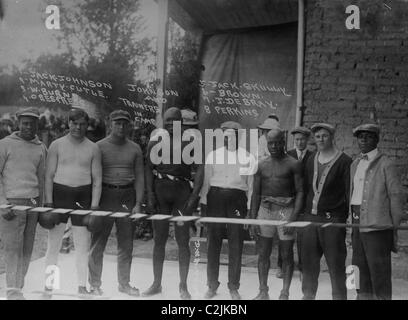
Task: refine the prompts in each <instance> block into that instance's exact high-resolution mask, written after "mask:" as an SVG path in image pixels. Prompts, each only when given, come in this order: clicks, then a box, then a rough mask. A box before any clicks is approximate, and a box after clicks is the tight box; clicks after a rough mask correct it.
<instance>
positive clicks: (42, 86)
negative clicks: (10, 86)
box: [19, 72, 112, 106]
mask: <svg viewBox="0 0 408 320" xmlns="http://www.w3.org/2000/svg"><path fill="white" fill-rule="evenodd" d="M19 82H20V88H21V90H22V96H23V98H24V100H25V101H27V102H30V101H41V102H50V103H59V104H62V105H69V106H70V105H72V103H73V99H72V94H79V95H86V96H92V97H97V98H101V99H106V98H107V97H106V95H105V93H104V90H112V85H111V84H110V83H106V82H98V81H94V80H89V79H80V78H77V77H71V76H66V75H56V74H50V73H38V72H30V73H23V74H21V75H20V77H19Z"/></svg>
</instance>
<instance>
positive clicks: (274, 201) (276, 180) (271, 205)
mask: <svg viewBox="0 0 408 320" xmlns="http://www.w3.org/2000/svg"><path fill="white" fill-rule="evenodd" d="M266 139H267V142H268V149H269V153H270V156H269V157H267V158H266V159H264V160H263V161H262V162H261V163H260V164H259V167H258V171H257V173H256V174H255V177H254V189H253V194H252V201H251V212H250V218H252V219H265V220H283V221H295V220H296V218H297V215H298V214H299V211H300V210H301V208H302V201H303V176H302V164H301V162H300V161H297V160H295V159H293V158H292V157H291V156H289V155H287V154H286V153H285V151H284V146H285V136H284V132H283V131H282V130H280V129H279V128H276V129H272V130H270V131H269V132H268V134H267V135H266ZM250 231H251V234H252V235H256V236H257V238H258V239H257V240H258V252H259V258H258V275H259V283H260V287H259V294H258V295H257V296H256V297H255V300H267V299H269V294H268V272H269V265H270V262H269V258H270V255H271V252H272V240H273V237H274V235H275V234H276V233H278V236H279V240H280V241H279V246H280V251H281V254H282V269H283V289H282V291H281V294H280V296H279V299H280V300H287V299H288V298H289V287H290V283H291V281H292V275H293V266H294V261H293V243H294V234H293V229H292V228H287V227H283V226H278V227H276V226H264V225H261V226H251V230H250Z"/></svg>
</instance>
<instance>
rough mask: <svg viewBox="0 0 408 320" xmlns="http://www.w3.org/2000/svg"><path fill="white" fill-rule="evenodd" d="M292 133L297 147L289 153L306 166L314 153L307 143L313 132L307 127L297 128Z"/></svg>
mask: <svg viewBox="0 0 408 320" xmlns="http://www.w3.org/2000/svg"><path fill="white" fill-rule="evenodd" d="M290 133H291V134H292V136H293V142H294V145H295V147H294V148H293V149H291V150H289V151H288V152H287V153H288V155H290V156H292V157H293V158H295V159H296V160H300V161H302V163H303V164H305V163H306V161H307V159H308V158H309V157H310V155H311V154H312V152H310V151H309V150H308V149H307V142H308V140H309V138H310V135H311V133H312V132H311V131H310V130H309V129H308V128H306V127H296V128H294V129H293V130H292V131H291V132H290Z"/></svg>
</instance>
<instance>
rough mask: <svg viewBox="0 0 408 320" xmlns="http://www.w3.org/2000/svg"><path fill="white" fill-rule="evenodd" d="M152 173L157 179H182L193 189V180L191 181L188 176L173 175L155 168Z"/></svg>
mask: <svg viewBox="0 0 408 320" xmlns="http://www.w3.org/2000/svg"><path fill="white" fill-rule="evenodd" d="M153 174H154V175H155V176H156V177H157V178H158V179H168V180H171V181H184V182H188V184H189V185H190V187H191V188H192V189H193V188H194V183H193V181H191V180H190V179H188V178H185V177H176V176H173V175H171V174H167V173H161V172H158V171H157V170H153Z"/></svg>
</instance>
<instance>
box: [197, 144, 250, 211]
mask: <svg viewBox="0 0 408 320" xmlns="http://www.w3.org/2000/svg"><path fill="white" fill-rule="evenodd" d="M239 149H240V152H242V154H243V155H245V158H246V160H247V161H246V162H244V161H243V160H244V159H239V155H240V152H237V151H229V150H227V149H226V148H225V147H221V148H218V149H216V150H215V151H211V152H210V153H209V154H208V156H207V158H206V162H205V171H204V182H203V187H202V189H201V193H200V196H201V203H203V204H206V203H207V193H208V191H209V189H210V187H219V188H228V189H238V190H243V191H245V192H246V193H247V196H248V208H249V204H250V199H251V194H252V186H253V174H254V173H255V172H256V169H257V164H256V159H255V157H254V156H253V155H252V154H250V153H249V152H248V151H246V150H245V149H243V148H239ZM240 160H241V161H240Z"/></svg>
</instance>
